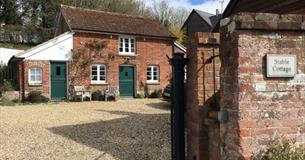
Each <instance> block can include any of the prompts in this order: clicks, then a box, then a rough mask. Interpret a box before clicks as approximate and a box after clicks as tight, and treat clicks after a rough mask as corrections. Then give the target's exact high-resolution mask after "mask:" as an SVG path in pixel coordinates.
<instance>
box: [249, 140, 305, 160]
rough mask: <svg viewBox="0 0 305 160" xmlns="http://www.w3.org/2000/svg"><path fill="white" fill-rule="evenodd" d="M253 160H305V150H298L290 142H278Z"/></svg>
mask: <svg viewBox="0 0 305 160" xmlns="http://www.w3.org/2000/svg"><path fill="white" fill-rule="evenodd" d="M252 160H305V148H301V147H299V148H297V147H295V145H294V144H293V143H292V142H290V141H288V140H278V141H275V142H273V143H271V144H270V145H268V147H267V150H266V151H263V152H260V153H259V154H257V155H255V156H253V157H252Z"/></svg>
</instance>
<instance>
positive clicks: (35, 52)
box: [16, 32, 73, 61]
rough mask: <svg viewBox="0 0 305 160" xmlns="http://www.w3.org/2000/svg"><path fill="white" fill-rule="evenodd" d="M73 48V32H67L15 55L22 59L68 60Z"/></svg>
mask: <svg viewBox="0 0 305 160" xmlns="http://www.w3.org/2000/svg"><path fill="white" fill-rule="evenodd" d="M72 49H73V33H70V32H67V33H64V34H62V35H59V36H57V37H55V38H53V39H51V40H49V41H47V42H45V43H42V44H40V45H38V46H36V47H34V48H32V49H30V50H27V51H25V52H24V53H21V54H19V55H17V56H16V57H19V58H24V60H48V61H69V60H70V59H71V50H72Z"/></svg>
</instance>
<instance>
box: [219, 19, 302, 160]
mask: <svg viewBox="0 0 305 160" xmlns="http://www.w3.org/2000/svg"><path fill="white" fill-rule="evenodd" d="M304 20H305V16H300V15H277V14H261V13H257V14H255V13H240V14H238V15H235V16H233V17H231V18H229V19H225V20H222V22H221V25H222V27H221V47H220V53H221V63H222V66H221V76H220V77H221V81H220V82H221V83H220V84H221V89H220V91H221V92H220V95H221V101H220V106H221V110H223V111H227V112H228V113H229V121H228V122H227V123H224V124H221V126H220V131H221V134H220V137H221V146H222V147H221V159H232V160H235V159H250V157H251V156H252V155H253V154H256V153H258V152H259V151H260V150H262V149H264V148H266V145H268V144H269V143H270V141H272V140H274V139H280V138H287V139H293V140H295V141H296V142H297V143H296V144H297V145H305V132H304V126H305V97H304V95H305V74H304V73H305V45H304V44H305V41H304V40H305V35H304V31H305V27H304V24H305V22H304ZM267 54H279V55H281V54H291V55H296V56H297V60H298V65H297V75H296V76H295V77H294V78H266V76H265V70H266V65H265V64H266V60H265V56H266V55H267ZM258 86H259V87H258ZM262 88H263V89H262Z"/></svg>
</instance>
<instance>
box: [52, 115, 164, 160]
mask: <svg viewBox="0 0 305 160" xmlns="http://www.w3.org/2000/svg"><path fill="white" fill-rule="evenodd" d="M99 111H102V112H108V113H110V114H116V115H124V116H126V117H125V118H120V119H114V120H109V121H98V122H94V123H87V124H78V125H67V126H60V127H53V128H48V130H50V131H51V132H52V133H54V134H58V135H61V136H63V137H66V138H69V139H71V140H73V141H75V142H77V143H81V144H84V145H86V146H89V147H92V148H95V149H98V150H101V151H104V152H106V153H108V154H110V155H112V156H113V157H114V158H118V159H141V160H145V159H156V160H157V159H170V124H168V119H169V114H135V113H130V112H123V111H105V110H99Z"/></svg>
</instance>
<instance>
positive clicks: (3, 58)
mask: <svg viewBox="0 0 305 160" xmlns="http://www.w3.org/2000/svg"><path fill="white" fill-rule="evenodd" d="M20 52H23V50H17V49H8V48H0V65H1V64H4V65H7V63H8V61H9V60H10V59H11V58H12V57H13V56H15V55H16V54H18V53H20Z"/></svg>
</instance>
